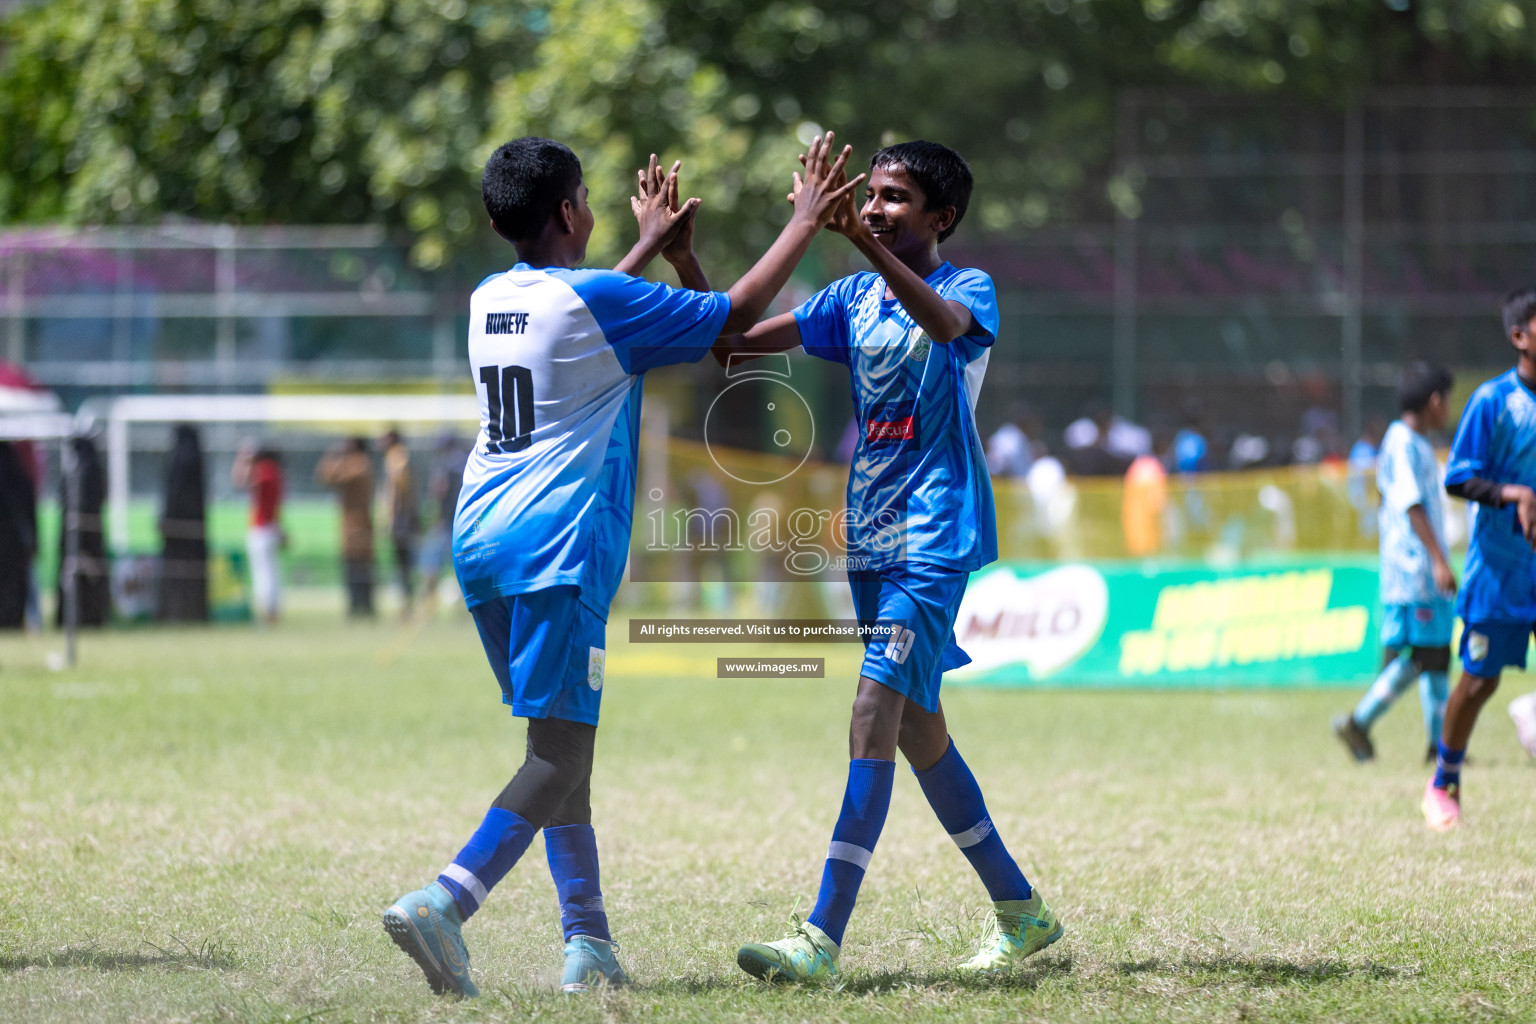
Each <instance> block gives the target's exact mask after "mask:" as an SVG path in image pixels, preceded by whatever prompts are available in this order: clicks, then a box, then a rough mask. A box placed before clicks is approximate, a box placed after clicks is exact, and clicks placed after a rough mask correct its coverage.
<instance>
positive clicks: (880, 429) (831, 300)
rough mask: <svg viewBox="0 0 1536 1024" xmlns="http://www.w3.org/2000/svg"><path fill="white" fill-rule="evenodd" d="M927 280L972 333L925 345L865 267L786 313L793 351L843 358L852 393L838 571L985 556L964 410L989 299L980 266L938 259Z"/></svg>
mask: <svg viewBox="0 0 1536 1024" xmlns="http://www.w3.org/2000/svg"><path fill="white" fill-rule="evenodd" d="M927 280H928V284H929V285H931V286H932V287H933V289H934V290H935V291H937V292H938V293H939V295H940V296H942V297H943V298H945V299H946V300H952V301H955V302H959V303H961V304H963V305H964V306H966V307H967V308H969V309H970V311H971V316H972V317H973V318H974V319H975V321H976V324H977V325H978V326H979V328H980V333H977V334H973V335H970V336H967V337H962V338H956V339H955V340H954V341H951V342H950V343H948V344H946V345H939V344H935V343H934V342H933V340H932V339H931V338H929V337H928V335H927V334H926V333H925V332H924V331H923V329H922V328H921V327H919V326H918V325H917V322H916V321H915V320H913V319H912V318H911V317H910V316H908V315H907V311H906V310H905V309H903V308H902V306H901V303H899V302H897V301H896V300H895V299H887V298H885V279H884V278H882V277H881V276H880V275H879V274H872V273H863V274H854V275H852V276H851V277H845V278H843V279H842V280H840V281H834V282H833V283H832V284H830V285H828V286H827V287H826V288H825V289H823V290H822V291H820V292H818V293H817V294H815V295H813V296H812V297H811V298H810V299H809V300H807V301H806V302H805V304H804V305H802V306H800V307H799V308H798V309H796V310H795V320H796V322H797V323H798V325H799V327H800V339H801V342H802V344H803V345H804V346H805V351H806V352H807V353H809V354H810V355H813V356H819V357H821V358H822V359H830V360H832V361H834V362H839V363H843V364H845V365H846V366H847V367H848V372H849V379H850V382H851V384H852V388H853V405H854V416H855V417H856V418H857V421H858V425H859V436H858V447H857V448H856V449H855V451H854V456H853V465H852V467H851V469H850V471H849V474H848V514H849V522H848V531H847V533H848V558H849V568H850V569H878V568H882V567H885V566H890V565H899V564H902V563H906V562H923V563H927V564H929V565H938V566H945V567H948V568H952V569H960V570H965V571H973V570H975V569H979V568H981V567H982V566H983V565H986V564H987V563H988V562H992V561H995V560H996V559H997V524H996V516H995V513H994V511H993V505H992V480H991V478H990V477H989V476H988V475H987V463H986V456H985V454H984V451H983V448H982V443H981V436H980V433H979V431H978V430H977V429H976V415H975V412H976V396H977V394H979V393H980V391H981V381H982V377H983V375H984V374H985V373H986V370H987V357H988V356H989V355H990V352H991V346H992V343H993V341H994V340H995V339H996V337H997V328H998V314H997V294H996V292H995V291H994V290H993V287H992V279H991V278H990V277H988V276H987V275H986V274H985V273H983V272H982V271H980V270H974V269H966V270H961V269H958V268H956V267H955V266H953V265H952V264H949V263H945V264H943V265H942V266H940V267H939V268H938V269H937V270H935V271H934V272H933V273H932V274H930V275H929V276H928V279H927Z"/></svg>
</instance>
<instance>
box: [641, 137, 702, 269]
mask: <svg viewBox="0 0 1536 1024" xmlns="http://www.w3.org/2000/svg"><path fill="white" fill-rule="evenodd" d="M682 166H683V162H682V161H681V160H679V161H677V162H676V163H674V164H673V165H672V170H671V171H668V172H663V171H662V169H661V165H660V164H659V163H658V162H657V160H656V154H655V153H652V154H651V161H650V165H649V166H648V167H646V169H645V170H643V171H638V172H636V176H637V178H638V179H639V189H638V191H639V194H638V195H633V196H630V197H629V208H630V210H631V211H632V212H633V213H634V215H635V220H636V221H638V222H639V224H640V242H639V246H637V248H644V249H645V250H647V251H649V252H652V253H658V252H659V253H661V254H662V255H664V256H666V257H667V259H668V261H675V260H677V259H680V258H683V257H685V256H686V255H687V254H688V253H690V252H692V251H693V213H694V211H695V210H697V209H698V208H699V204H700V203H702V202H703V200H702V199H698V198H691V199H689V200H687V201H686V202H683V203H681V204H680V203H679V202H678V185H677V173H678V171H680V170H681V169H682Z"/></svg>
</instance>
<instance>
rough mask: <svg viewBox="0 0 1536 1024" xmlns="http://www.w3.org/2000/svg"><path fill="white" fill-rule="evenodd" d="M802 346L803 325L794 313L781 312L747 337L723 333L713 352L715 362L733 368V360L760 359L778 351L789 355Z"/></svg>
mask: <svg viewBox="0 0 1536 1024" xmlns="http://www.w3.org/2000/svg"><path fill="white" fill-rule="evenodd" d="M799 345H800V324H799V322H798V321H797V320H796V319H795V314H793V313H780V314H779V315H778V316H773V317H769V318H768V319H767V320H764V321H763V322H762V323H760V324H754V325H753V326H752V329H751V330H749V331H747V332H746V333H744V334H722V335H721V336H720V337H719V339H717V340H716V341H715V344H714V347H713V348H711V349H710V351H711V352H713V353H714V355H715V361H716V362H718V363H719V364H720V365H721V366H729V365H730V362H731V358H732V357H735V358H736V360H737V361H744V360H747V359H756V358H757V357H758V356H766V355H770V354H771V353H774V352H787V351H789V350H790V349H792V348H798V347H799Z"/></svg>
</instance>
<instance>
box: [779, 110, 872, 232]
mask: <svg viewBox="0 0 1536 1024" xmlns="http://www.w3.org/2000/svg"><path fill="white" fill-rule="evenodd" d="M832 139H833V133H832V132H827V134H826V136H825V137H823V136H820V135H818V136H816V138H814V139H812V140H811V145H810V147H809V148H808V149H807V151H806V152H805V153H804V154H802V155H801V157H800V162H801V163H802V164H804V165H805V176H804V177H803V178H802V177H801V175H800V172H799V171H796V172H795V177H794V188H793V190H792V191H791V192H790V194H789V200H790V202H791V203H793V204H794V206H795V216H796V217H798V218H800V219H802V220H808V221H811V222H812V223H814V224H815V225H816V226H817V227H827V226H829V225H831V224H832V223H833V222H834V220H838V218H839V211H840V209H841V208H842V207H843V206H844V205H845V204H846V203H847V202H849V201H851V197H852V196H853V193H854V190H855V189H857V188H858V187H859V185H860V184H861V183H863V181H864V178H865V177H866V175H863V174H860V175H859V176H858V177H857V178H854V179H853V180H852V181H848V180H847V178H848V174H847V167H848V157H849V156H850V155H852V153H853V147H852V146H844V147H843V150H842V152H841V153H839V154H838V155H837V159H836V160H835V161H831V162H829V159H828V158H829V156H830V155H831V153H832Z"/></svg>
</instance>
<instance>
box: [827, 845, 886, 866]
mask: <svg viewBox="0 0 1536 1024" xmlns="http://www.w3.org/2000/svg"><path fill="white" fill-rule="evenodd" d="M874 855H875V854H874V851H873V850H866V849H864V847H862V846H854V845H853V844H852V843H839V842H836V841H834V842H833V843H832V845H830V846H828V847H827V859H828V860H845V861H847V862H848V863H849V864H857V865H858V866H859V868H860V869H864V868H867V867H869V858H871V857H873V856H874Z"/></svg>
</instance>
